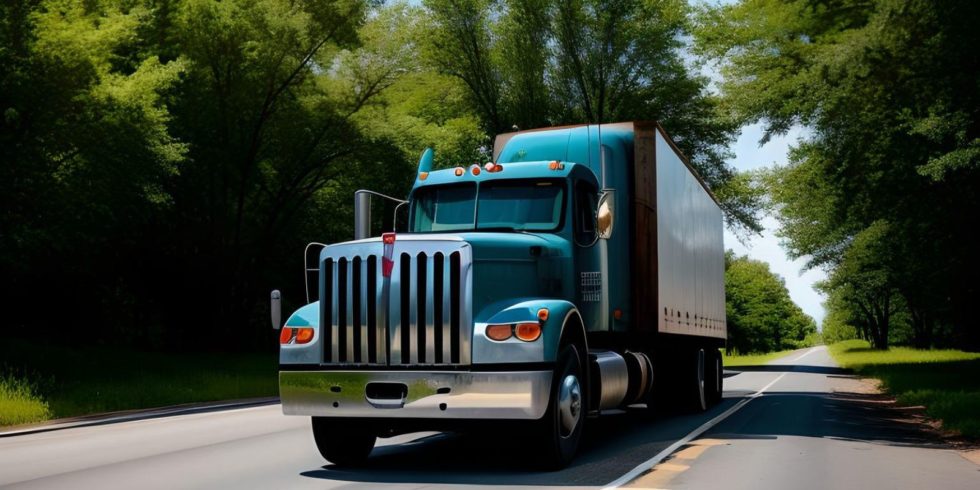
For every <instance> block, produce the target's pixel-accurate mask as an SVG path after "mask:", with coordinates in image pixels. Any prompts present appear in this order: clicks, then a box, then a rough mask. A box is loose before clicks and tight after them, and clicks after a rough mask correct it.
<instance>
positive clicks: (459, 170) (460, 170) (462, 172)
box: [456, 167, 466, 177]
mask: <svg viewBox="0 0 980 490" xmlns="http://www.w3.org/2000/svg"><path fill="white" fill-rule="evenodd" d="M464 173H466V170H464V169H463V167H456V176H457V177H460V176H462V175H463V174H464Z"/></svg>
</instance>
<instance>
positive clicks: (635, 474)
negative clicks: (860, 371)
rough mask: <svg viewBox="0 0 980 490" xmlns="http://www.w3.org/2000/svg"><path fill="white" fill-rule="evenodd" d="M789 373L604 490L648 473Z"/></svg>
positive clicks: (619, 485) (781, 375)
mask: <svg viewBox="0 0 980 490" xmlns="http://www.w3.org/2000/svg"><path fill="white" fill-rule="evenodd" d="M787 374H788V373H783V374H780V375H779V376H778V377H777V378H776V379H774V380H772V381H770V382H769V384H767V385H765V386H763V387H762V389H761V390H759V391H756V392H755V393H753V394H751V395H749V396H747V397H746V398H745V399H744V400H742V401H740V402H738V403H736V404H735V405H733V406H732V407H731V408H729V409H728V410H725V411H724V412H722V413H721V414H719V415H718V416H717V417H715V418H713V419H711V420H709V421H707V422H705V423H704V424H702V425H701V426H700V427H698V428H697V429H694V430H693V431H692V432H691V433H690V434H688V435H686V436H684V438H683V439H680V440H679V441H677V442H675V443H673V444H671V445H670V446H667V448H666V449H664V450H663V451H660V452H659V453H657V454H656V456H654V457H652V458H650V459H648V460H646V461H644V462H642V463H640V464H639V465H638V466H637V467H636V468H633V469H632V470H630V471H629V473H626V474H625V475H623V476H621V477H619V478H618V479H616V480H615V481H613V482H611V483H609V484H607V485H606V486H605V487H603V490H607V489H613V488H619V487H621V486H622V485H625V484H627V483H629V482H631V481H633V480H634V479H636V477H638V476H640V475H642V474H644V473H646V472H647V471H649V470H650V469H651V468H653V467H654V466H657V465H658V464H660V462H661V461H663V460H664V459H666V458H667V456H670V455H671V454H673V453H674V451H677V450H678V449H680V448H681V447H682V446H684V445H685V444H687V443H689V442H691V441H692V440H694V438H695V437H698V436H700V435H701V434H704V433H705V432H706V431H707V430H708V429H710V428H712V427H714V426H716V425H718V424H719V423H720V422H721V421H722V420H725V419H726V418H728V417H729V416H730V415H731V414H733V413H735V412H737V411H739V410H740V409H741V408H742V407H744V406H745V405H748V404H749V402H751V401H752V400H755V399H756V398H758V397H760V396H762V394H763V393H765V392H766V390H768V389H769V388H771V387H772V385H774V384H776V383H777V382H778V381H779V380H781V379H783V376H786V375H787Z"/></svg>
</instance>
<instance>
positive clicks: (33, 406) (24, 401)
mask: <svg viewBox="0 0 980 490" xmlns="http://www.w3.org/2000/svg"><path fill="white" fill-rule="evenodd" d="M50 416H51V410H50V409H49V408H48V404H47V403H46V402H45V401H44V400H42V399H41V397H40V396H39V395H38V394H37V388H36V387H35V386H33V385H31V383H29V382H28V381H27V380H26V379H24V378H20V377H16V376H14V375H13V374H6V375H3V376H0V426H4V425H18V424H29V423H31V422H41V421H44V420H47V419H48V418H49V417H50Z"/></svg>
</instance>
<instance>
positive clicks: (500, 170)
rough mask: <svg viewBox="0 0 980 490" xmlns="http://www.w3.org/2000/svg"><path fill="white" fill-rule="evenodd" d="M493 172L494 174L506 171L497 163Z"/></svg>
mask: <svg viewBox="0 0 980 490" xmlns="http://www.w3.org/2000/svg"><path fill="white" fill-rule="evenodd" d="M493 171H494V172H503V171H504V166H503V165H501V164H499V163H495V164H494V165H493Z"/></svg>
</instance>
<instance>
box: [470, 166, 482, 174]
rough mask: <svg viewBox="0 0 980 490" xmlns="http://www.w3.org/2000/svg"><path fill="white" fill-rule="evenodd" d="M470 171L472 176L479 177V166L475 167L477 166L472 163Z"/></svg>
mask: <svg viewBox="0 0 980 490" xmlns="http://www.w3.org/2000/svg"><path fill="white" fill-rule="evenodd" d="M470 170H471V171H472V172H473V175H480V166H479V165H477V164H475V163H474V164H473V166H472V167H470Z"/></svg>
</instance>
